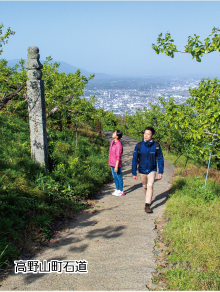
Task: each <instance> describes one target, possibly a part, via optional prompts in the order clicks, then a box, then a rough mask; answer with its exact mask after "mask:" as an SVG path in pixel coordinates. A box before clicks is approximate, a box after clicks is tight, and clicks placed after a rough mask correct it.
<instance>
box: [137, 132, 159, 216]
mask: <svg viewBox="0 0 220 292" xmlns="http://www.w3.org/2000/svg"><path fill="white" fill-rule="evenodd" d="M154 133H155V130H154V128H152V127H147V128H146V129H145V131H144V139H143V140H142V142H141V147H140V152H139V151H138V146H137V145H138V144H137V145H136V146H135V149H134V154H133V159H132V175H133V178H134V179H135V180H137V164H139V167H138V171H139V173H140V177H141V182H142V185H143V189H144V194H145V196H146V201H145V212H146V213H153V211H152V209H151V208H150V204H151V199H152V195H153V184H154V180H155V175H156V172H157V161H158V168H159V172H158V179H161V178H162V174H163V170H164V159H163V153H162V150H161V148H160V145H159V144H158V146H159V147H156V142H155V141H154V140H153V139H152V138H153V137H154ZM156 148H158V149H156Z"/></svg>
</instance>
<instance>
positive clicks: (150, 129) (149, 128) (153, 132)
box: [144, 127, 155, 135]
mask: <svg viewBox="0 0 220 292" xmlns="http://www.w3.org/2000/svg"><path fill="white" fill-rule="evenodd" d="M146 130H149V131H151V133H152V135H154V134H155V130H154V128H152V127H147V128H146V129H145V130H144V132H145V131H146Z"/></svg>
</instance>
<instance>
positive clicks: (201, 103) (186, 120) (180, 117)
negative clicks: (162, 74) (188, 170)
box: [152, 27, 220, 160]
mask: <svg viewBox="0 0 220 292" xmlns="http://www.w3.org/2000/svg"><path fill="white" fill-rule="evenodd" d="M211 37H212V38H211ZM152 48H153V50H154V51H155V52H156V53H157V54H159V53H165V54H166V55H167V56H170V57H171V58H173V57H174V53H175V52H180V53H188V54H191V55H192V58H193V59H194V58H195V59H196V60H197V61H198V62H201V57H202V56H203V54H204V53H205V54H208V53H211V52H214V51H216V52H219V51H220V30H219V29H218V28H215V27H214V28H213V29H212V33H211V34H210V35H209V37H207V38H205V39H204V42H201V41H200V40H199V36H197V35H196V34H194V37H191V36H189V37H188V43H187V45H186V46H185V50H184V51H178V50H177V47H176V45H174V40H173V39H172V38H171V35H170V33H168V32H167V33H166V34H165V38H163V37H162V33H161V34H159V36H158V38H157V45H155V44H152ZM189 93H190V97H189V98H188V99H187V100H186V105H180V106H177V105H175V104H174V103H173V101H169V104H170V105H169V106H168V107H167V105H165V104H164V106H165V107H166V110H165V112H166V118H165V120H169V124H170V125H171V126H173V125H174V126H175V128H176V129H178V131H182V133H184V135H180V136H178V135H177V133H176V136H175V139H174V141H176V142H175V143H178V137H179V139H181V140H182V148H183V149H184V150H183V152H184V153H185V154H187V155H188V156H191V157H192V158H194V159H200V160H201V159H203V160H207V159H208V156H209V153H210V149H211V147H212V146H211V144H212V140H213V139H214V140H215V143H214V147H213V149H212V150H213V153H214V154H213V155H214V156H215V157H216V158H217V159H218V158H220V153H219V152H220V151H219V150H220V143H219V137H220V130H219V129H220V113H219V96H220V82H219V81H218V80H217V78H215V79H214V80H210V79H209V78H208V79H202V80H201V82H200V83H199V86H198V87H196V88H193V89H189ZM163 103H164V101H163ZM168 117H169V119H168ZM172 131H173V127H172ZM181 140H179V142H180V146H181ZM174 141H173V143H174ZM184 142H187V144H185V145H187V148H186V147H183V146H184Z"/></svg>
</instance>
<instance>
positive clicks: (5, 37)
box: [0, 23, 15, 55]
mask: <svg viewBox="0 0 220 292" xmlns="http://www.w3.org/2000/svg"><path fill="white" fill-rule="evenodd" d="M3 27H4V25H3V23H2V24H0V35H2V29H3ZM14 34H15V32H14V31H12V30H11V28H10V27H9V28H7V30H6V32H5V34H4V35H2V36H0V55H1V54H2V52H3V49H2V45H5V44H7V43H8V39H9V37H10V35H14Z"/></svg>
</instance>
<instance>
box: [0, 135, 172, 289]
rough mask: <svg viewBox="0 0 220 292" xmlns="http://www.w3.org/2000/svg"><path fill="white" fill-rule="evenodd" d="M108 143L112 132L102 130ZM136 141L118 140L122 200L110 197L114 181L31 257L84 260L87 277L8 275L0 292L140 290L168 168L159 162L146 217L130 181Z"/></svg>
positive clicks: (137, 187) (147, 276) (148, 269)
mask: <svg viewBox="0 0 220 292" xmlns="http://www.w3.org/2000/svg"><path fill="white" fill-rule="evenodd" d="M104 133H105V135H106V137H107V139H108V140H109V141H111V139H112V138H111V135H112V132H109V131H105V132H104ZM136 143H137V141H135V140H133V139H131V138H130V137H128V136H123V148H124V153H123V156H122V161H123V168H122V170H123V172H122V173H123V178H124V190H125V193H126V195H125V196H124V197H115V196H112V195H111V193H112V192H113V190H114V182H111V183H109V184H106V185H104V186H103V188H102V189H101V190H100V192H99V193H98V194H97V200H96V205H95V208H92V209H90V210H85V211H83V212H82V213H79V214H77V216H76V218H75V219H74V220H73V221H71V222H69V226H68V229H66V230H65V231H63V232H61V233H59V234H60V235H59V238H56V239H55V240H52V241H51V242H50V244H49V247H47V248H44V250H43V251H42V252H41V253H40V254H38V255H37V256H35V258H34V259H37V260H40V261H42V260H47V261H49V260H86V261H88V273H87V274H85V273H84V274H82V273H80V274H79V273H78V274H72V273H68V274H67V273H61V274H58V273H51V274H46V273H44V274H24V275H23V274H18V275H15V274H12V275H9V277H7V278H6V279H5V280H4V281H3V282H2V283H1V285H2V286H0V291H8V290H15V289H16V290H19V291H25V290H26V291H33V290H39V291H46V290H47V291H48V290H68V291H70V290H72V291H73V290H74V291H100V290H102V291H109V290H112V291H126V290H130V291H131V290H132V291H146V290H148V288H147V287H146V284H148V283H149V282H150V280H151V278H152V274H151V273H152V272H154V271H155V268H156V259H155V257H154V255H153V248H154V245H155V243H154V239H155V238H156V237H157V232H156V231H155V230H154V228H155V223H154V222H155V219H156V218H157V217H160V216H161V215H162V213H163V209H164V207H165V201H166V198H167V195H168V189H169V188H170V187H171V183H170V181H171V178H172V175H173V172H174V170H175V168H174V166H173V165H172V164H171V163H170V162H169V161H167V160H165V173H164V175H163V178H162V180H156V182H155V184H154V195H153V201H152V208H153V213H152V214H146V213H145V211H144V205H145V198H144V194H143V191H142V186H141V181H140V178H139V177H138V181H134V180H133V178H132V174H131V161H132V155H133V151H134V147H135V145H136Z"/></svg>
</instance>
